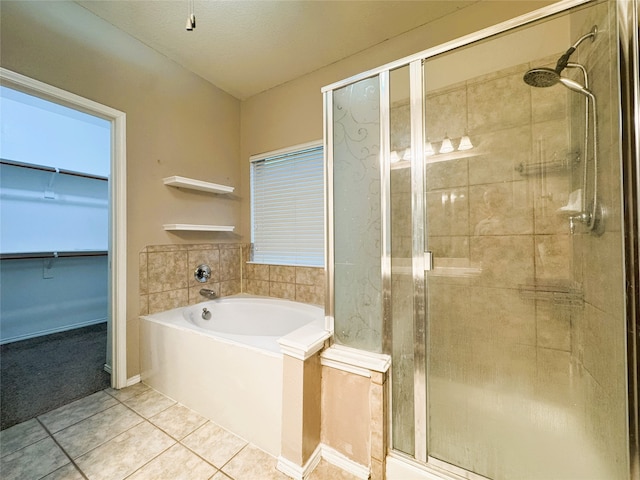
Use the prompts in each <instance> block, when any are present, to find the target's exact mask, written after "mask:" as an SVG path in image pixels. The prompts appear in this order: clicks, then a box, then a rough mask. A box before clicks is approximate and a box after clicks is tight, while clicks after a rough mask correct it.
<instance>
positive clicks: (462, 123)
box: [425, 85, 467, 142]
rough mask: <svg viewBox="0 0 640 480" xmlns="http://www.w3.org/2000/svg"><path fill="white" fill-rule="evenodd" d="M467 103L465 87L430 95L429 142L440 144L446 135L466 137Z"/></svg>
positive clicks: (428, 111) (427, 106)
mask: <svg viewBox="0 0 640 480" xmlns="http://www.w3.org/2000/svg"><path fill="white" fill-rule="evenodd" d="M466 102H467V93H466V91H465V88H464V85H462V88H453V89H449V90H447V91H445V92H443V93H440V92H438V93H437V94H431V95H428V96H427V99H426V102H425V111H426V112H427V115H426V126H425V133H426V136H427V140H428V141H431V142H440V141H442V139H443V138H444V137H445V135H448V136H449V137H450V138H458V137H461V136H462V135H464V133H465V131H466V129H467V118H466V117H467V116H466V111H467V108H466Z"/></svg>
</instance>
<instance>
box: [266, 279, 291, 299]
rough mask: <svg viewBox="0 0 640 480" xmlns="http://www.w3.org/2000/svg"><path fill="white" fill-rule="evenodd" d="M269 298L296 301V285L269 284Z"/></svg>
mask: <svg viewBox="0 0 640 480" xmlns="http://www.w3.org/2000/svg"><path fill="white" fill-rule="evenodd" d="M269 296H271V297H277V298H286V299H287V300H295V299H296V285H295V284H294V283H282V282H269Z"/></svg>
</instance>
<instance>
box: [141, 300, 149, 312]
mask: <svg viewBox="0 0 640 480" xmlns="http://www.w3.org/2000/svg"><path fill="white" fill-rule="evenodd" d="M148 314H149V295H140V315H148Z"/></svg>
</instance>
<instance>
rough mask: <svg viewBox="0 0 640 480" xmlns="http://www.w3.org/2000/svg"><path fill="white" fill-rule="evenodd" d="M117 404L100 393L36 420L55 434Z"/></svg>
mask: <svg viewBox="0 0 640 480" xmlns="http://www.w3.org/2000/svg"><path fill="white" fill-rule="evenodd" d="M117 403H118V401H117V400H116V399H115V398H113V397H111V396H110V395H107V394H106V393H104V392H102V391H101V392H97V393H94V394H93V395H89V396H88V397H85V398H81V399H80V400H76V401H75V402H71V403H69V404H68V405H65V406H63V407H60V408H57V409H55V410H52V411H51V412H48V413H45V414H44V415H40V416H39V417H38V419H39V420H40V421H41V422H42V423H43V424H44V426H45V427H47V429H49V431H50V432H52V433H55V432H58V431H60V430H62V429H63V428H67V427H68V426H70V425H73V424H74V423H78V422H79V421H81V420H84V419H85V418H89V417H90V416H91V415H95V414H96V413H98V412H102V411H103V410H106V409H107V408H109V407H112V406H114V405H116V404H117Z"/></svg>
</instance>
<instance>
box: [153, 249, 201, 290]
mask: <svg viewBox="0 0 640 480" xmlns="http://www.w3.org/2000/svg"><path fill="white" fill-rule="evenodd" d="M147 263H148V275H149V280H148V282H149V293H157V292H166V291H168V290H175V289H178V288H187V286H188V277H187V270H188V255H187V252H186V251H176V252H159V253H149V254H148V260H147ZM196 266H197V265H196ZM194 268H195V267H194Z"/></svg>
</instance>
